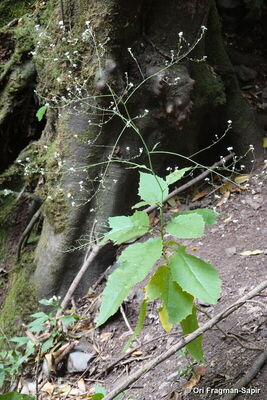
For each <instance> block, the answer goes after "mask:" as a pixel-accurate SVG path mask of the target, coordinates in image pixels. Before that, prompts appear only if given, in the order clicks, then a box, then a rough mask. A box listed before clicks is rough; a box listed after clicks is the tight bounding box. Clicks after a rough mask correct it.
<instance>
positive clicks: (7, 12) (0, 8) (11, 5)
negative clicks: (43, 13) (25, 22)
mask: <svg viewBox="0 0 267 400" xmlns="http://www.w3.org/2000/svg"><path fill="white" fill-rule="evenodd" d="M34 3H35V0H1V4H0V27H1V26H4V25H5V24H7V23H8V22H10V21H12V20H13V19H14V18H19V17H21V16H22V15H24V14H26V13H27V12H29V11H30V6H31V5H32V4H34Z"/></svg>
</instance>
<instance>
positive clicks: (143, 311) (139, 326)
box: [123, 299, 147, 351]
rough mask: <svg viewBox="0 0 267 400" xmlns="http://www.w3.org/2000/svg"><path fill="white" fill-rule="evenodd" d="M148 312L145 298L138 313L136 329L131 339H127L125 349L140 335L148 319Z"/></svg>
mask: <svg viewBox="0 0 267 400" xmlns="http://www.w3.org/2000/svg"><path fill="white" fill-rule="evenodd" d="M146 312H147V300H146V299H145V300H143V301H142V304H141V307H140V311H139V315H138V320H137V324H136V327H135V330H134V333H133V334H132V335H131V337H130V339H128V340H127V342H126V344H125V345H124V347H123V351H126V350H127V349H128V347H129V346H130V344H131V343H132V342H133V340H134V339H135V338H136V337H137V336H138V335H140V333H141V331H142V329H143V326H144V322H145V319H146Z"/></svg>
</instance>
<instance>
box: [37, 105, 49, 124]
mask: <svg viewBox="0 0 267 400" xmlns="http://www.w3.org/2000/svg"><path fill="white" fill-rule="evenodd" d="M46 110H47V106H42V107H40V108H39V110H38V111H37V113H36V117H37V119H38V121H39V122H40V121H42V119H43V117H44V115H45V113H46Z"/></svg>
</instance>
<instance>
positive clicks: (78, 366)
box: [67, 351, 95, 373]
mask: <svg viewBox="0 0 267 400" xmlns="http://www.w3.org/2000/svg"><path fill="white" fill-rule="evenodd" d="M94 357H95V354H94V353H92V354H89V353H83V352H82V351H74V352H73V353H70V355H69V358H68V363H67V369H68V372H70V373H73V372H83V371H85V370H86V368H87V367H88V363H89V361H90V360H92V359H93V358H94Z"/></svg>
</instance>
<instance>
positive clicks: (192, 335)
mask: <svg viewBox="0 0 267 400" xmlns="http://www.w3.org/2000/svg"><path fill="white" fill-rule="evenodd" d="M266 287H267V280H265V281H263V282H262V283H261V284H260V285H258V286H256V287H255V288H254V289H253V290H251V291H250V292H249V293H247V294H246V295H245V296H243V297H241V298H240V299H239V300H237V301H236V302H235V303H233V304H231V305H230V306H229V307H227V308H226V309H224V310H223V311H221V312H220V313H219V314H217V315H215V316H214V317H213V318H212V319H210V320H209V321H208V322H206V323H205V324H204V325H202V326H201V327H199V328H198V329H197V330H195V331H194V332H192V333H190V334H189V335H187V336H185V337H184V338H182V339H181V340H179V342H178V343H176V344H175V345H173V346H171V347H170V348H169V349H168V350H167V351H166V352H165V353H162V354H160V355H159V356H158V357H156V358H154V359H153V360H152V361H150V362H148V363H147V364H145V365H144V366H143V367H142V368H140V369H138V370H137V371H135V372H133V373H132V374H131V375H130V376H128V377H127V378H125V379H124V381H123V382H122V383H120V384H119V385H117V387H115V388H114V389H113V390H112V391H111V392H110V393H109V394H108V395H107V396H105V397H104V398H103V400H112V399H114V397H116V396H117V395H118V394H120V393H121V392H123V391H124V390H125V389H127V388H128V387H129V386H130V385H132V384H133V383H134V382H135V381H136V380H137V379H139V378H140V377H141V376H142V375H144V374H146V373H147V372H148V371H149V370H151V369H152V368H155V367H156V366H157V365H158V364H160V363H161V362H163V361H165V360H166V359H167V358H169V357H170V356H172V355H173V354H174V353H176V352H177V351H178V350H180V349H182V348H183V347H184V346H185V345H186V344H188V343H190V342H191V341H192V340H194V339H196V338H197V337H198V336H200V335H202V334H203V333H204V332H206V331H207V330H208V329H210V328H212V327H213V326H214V325H216V324H217V323H218V322H219V321H221V320H223V319H225V318H226V317H228V315H230V314H231V313H232V312H234V311H235V310H237V309H238V308H239V307H241V306H242V305H243V304H244V303H245V302H246V301H247V300H249V299H251V298H253V297H255V296H257V295H258V294H259V292H261V291H262V290H264V289H266Z"/></svg>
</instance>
